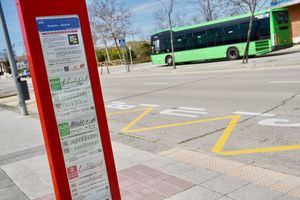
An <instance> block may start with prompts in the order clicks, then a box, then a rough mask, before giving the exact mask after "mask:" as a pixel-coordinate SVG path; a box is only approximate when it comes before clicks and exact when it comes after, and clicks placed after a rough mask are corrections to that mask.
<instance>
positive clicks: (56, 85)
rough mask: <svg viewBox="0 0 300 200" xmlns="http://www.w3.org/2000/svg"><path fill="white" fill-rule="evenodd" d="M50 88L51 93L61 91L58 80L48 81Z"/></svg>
mask: <svg viewBox="0 0 300 200" xmlns="http://www.w3.org/2000/svg"><path fill="white" fill-rule="evenodd" d="M50 87H51V90H52V92H56V91H61V90H62V88H61V82H60V79H59V78H54V79H50Z"/></svg>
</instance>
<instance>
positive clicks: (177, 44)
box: [174, 35, 185, 51]
mask: <svg viewBox="0 0 300 200" xmlns="http://www.w3.org/2000/svg"><path fill="white" fill-rule="evenodd" d="M174 49H175V51H183V50H185V38H184V35H179V36H175V37H174Z"/></svg>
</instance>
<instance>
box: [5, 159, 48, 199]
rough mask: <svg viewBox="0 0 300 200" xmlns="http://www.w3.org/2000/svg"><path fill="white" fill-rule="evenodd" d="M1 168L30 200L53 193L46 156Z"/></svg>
mask: <svg viewBox="0 0 300 200" xmlns="http://www.w3.org/2000/svg"><path fill="white" fill-rule="evenodd" d="M1 168H2V169H3V170H4V171H5V173H6V174H7V175H8V176H9V177H10V179H11V180H12V181H13V182H14V183H15V184H16V185H17V186H18V187H19V188H20V189H21V190H22V191H23V192H24V193H25V194H26V195H27V196H28V197H29V198H31V199H38V198H41V197H43V196H45V195H48V194H50V193H52V192H53V188H52V181H51V176H50V170H49V165H48V161H47V158H46V156H39V157H34V158H31V159H27V160H24V161H18V162H15V163H12V164H9V165H5V166H2V167H1Z"/></svg>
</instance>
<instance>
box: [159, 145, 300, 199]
mask: <svg viewBox="0 0 300 200" xmlns="http://www.w3.org/2000/svg"><path fill="white" fill-rule="evenodd" d="M160 154H161V155H163V156H166V157H169V158H172V159H174V160H178V161H182V162H185V163H188V164H190V165H192V166H195V167H198V168H202V169H208V170H210V171H214V172H219V173H222V174H225V175H228V176H232V177H235V178H239V179H242V180H246V181H248V182H251V183H254V184H257V185H260V186H263V187H266V188H269V189H272V190H275V191H278V192H281V193H285V194H289V195H291V196H294V197H297V198H300V178H299V177H295V176H291V175H287V174H283V173H280V172H275V171H272V170H268V169H262V168H259V167H255V166H251V165H247V164H244V163H240V162H236V161H230V160H226V159H222V158H217V157H214V156H209V155H207V154H204V153H201V152H197V151H192V150H186V149H178V148H176V149H170V150H168V151H165V152H161V153H160Z"/></svg>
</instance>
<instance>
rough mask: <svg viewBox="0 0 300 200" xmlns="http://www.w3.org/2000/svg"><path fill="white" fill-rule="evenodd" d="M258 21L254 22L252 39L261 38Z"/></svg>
mask: <svg viewBox="0 0 300 200" xmlns="http://www.w3.org/2000/svg"><path fill="white" fill-rule="evenodd" d="M258 24H259V23H258V21H254V22H253V27H252V33H251V41H257V40H259V33H258Z"/></svg>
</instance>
